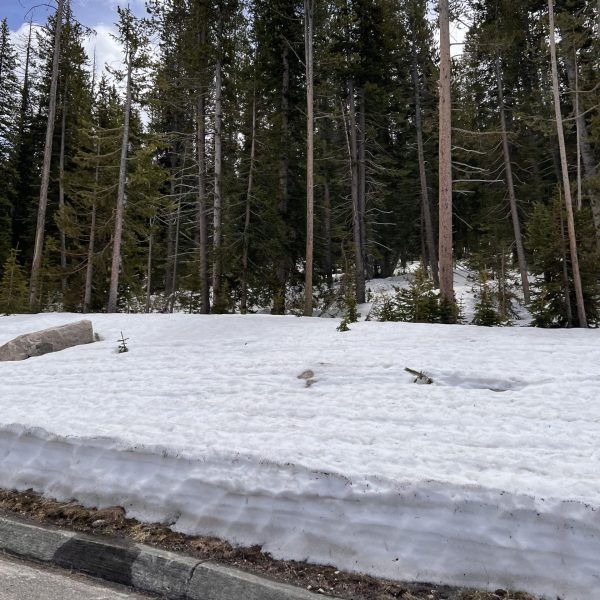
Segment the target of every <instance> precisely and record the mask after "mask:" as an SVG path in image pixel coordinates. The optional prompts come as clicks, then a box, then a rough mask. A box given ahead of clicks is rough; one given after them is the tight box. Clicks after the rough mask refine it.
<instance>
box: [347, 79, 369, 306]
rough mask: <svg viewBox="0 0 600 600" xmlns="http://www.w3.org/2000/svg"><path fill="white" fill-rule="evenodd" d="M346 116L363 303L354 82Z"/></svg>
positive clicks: (359, 290)
mask: <svg viewBox="0 0 600 600" xmlns="http://www.w3.org/2000/svg"><path fill="white" fill-rule="evenodd" d="M348 108H349V111H348V116H349V127H350V140H349V146H350V175H351V177H350V196H351V198H352V233H353V240H354V270H355V285H356V302H357V304H364V302H365V267H364V264H363V253H362V243H361V235H360V230H361V226H360V199H359V169H358V152H357V138H358V135H357V127H356V105H355V98H354V82H352V81H350V82H349V83H348Z"/></svg>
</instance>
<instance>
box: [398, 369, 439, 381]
mask: <svg viewBox="0 0 600 600" xmlns="http://www.w3.org/2000/svg"><path fill="white" fill-rule="evenodd" d="M404 370H405V371H406V372H407V373H410V374H411V375H414V376H415V378H416V379H415V380H414V381H413V383H421V384H424V385H431V384H432V383H433V379H431V377H428V376H427V375H425V373H423V371H415V370H414V369H409V368H408V367H404Z"/></svg>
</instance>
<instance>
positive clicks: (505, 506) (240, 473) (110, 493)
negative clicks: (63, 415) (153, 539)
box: [0, 425, 600, 600]
mask: <svg viewBox="0 0 600 600" xmlns="http://www.w3.org/2000/svg"><path fill="white" fill-rule="evenodd" d="M118 446H119V443H118V441H115V440H110V441H109V440H108V439H104V438H100V439H94V440H84V439H80V438H63V437H60V436H53V435H52V434H49V433H48V432H45V431H44V430H39V429H27V428H24V427H22V426H18V425H12V426H7V427H4V428H1V429H0V487H4V488H9V489H10V488H12V489H17V490H24V489H29V488H33V489H34V490H36V491H38V492H42V493H44V494H46V495H47V496H50V497H54V498H57V499H59V500H67V499H72V498H75V499H77V501H78V502H81V503H82V504H84V505H87V506H96V507H98V508H103V507H107V506H114V505H120V506H123V507H124V508H125V510H126V511H127V513H128V516H131V517H134V518H137V519H139V520H142V521H154V522H167V523H169V524H170V525H171V527H172V528H173V529H174V530H176V531H181V532H184V533H188V534H192V535H193V534H205V535H215V536H217V537H221V538H224V539H227V540H229V541H231V542H233V543H234V544H240V545H254V544H261V545H262V546H263V550H265V551H267V552H270V553H271V554H273V556H274V557H275V558H283V559H297V560H303V559H307V560H309V561H310V562H314V563H321V564H333V565H335V566H337V567H338V568H342V569H346V570H353V571H362V572H367V573H370V574H373V575H376V576H381V577H388V578H391V579H396V580H415V581H430V582H432V583H445V584H454V585H459V586H475V587H484V588H485V587H487V588H489V589H495V588H497V587H502V588H511V589H524V590H527V591H529V592H531V593H535V594H539V595H544V594H547V595H548V596H550V597H556V595H560V596H561V597H562V598H563V599H564V600H584V599H585V600H600V586H599V582H600V563H599V559H598V557H599V556H600V512H599V511H597V510H596V509H595V508H594V507H592V506H589V505H585V504H583V503H580V502H560V501H548V502H545V501H544V500H543V499H535V498H531V497H527V496H519V495H515V494H509V493H503V492H499V491H496V490H486V489H484V488H480V487H475V486H471V487H465V486H458V485H450V484H443V483H436V482H420V483H414V484H410V485H409V484H406V485H404V484H402V485H398V484H396V485H394V486H390V487H388V488H387V489H385V486H384V485H383V483H384V482H383V481H379V484H380V485H379V486H378V488H377V489H373V488H370V489H369V490H368V491H366V490H365V486H364V485H362V484H359V485H356V484H353V483H352V482H349V481H348V480H343V479H342V478H339V477H337V476H335V475H329V474H327V473H320V474H319V473H315V472H311V471H309V470H307V469H302V468H296V467H295V466H294V465H284V466H279V465H275V464H273V463H268V462H265V463H263V462H260V461H254V462H252V461H251V460H249V459H248V460H237V461H236V460H230V461H229V462H228V463H227V462H226V461H224V460H223V459H222V457H221V458H220V459H217V460H212V459H211V458H210V457H208V458H207V459H206V460H190V459H189V458H184V457H180V456H177V455H173V453H168V452H167V453H152V452H148V449H147V448H146V449H145V452H139V451H136V450H133V449H131V448H129V449H126V448H124V447H118ZM233 597H235V596H233Z"/></svg>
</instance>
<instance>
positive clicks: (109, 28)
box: [85, 23, 123, 73]
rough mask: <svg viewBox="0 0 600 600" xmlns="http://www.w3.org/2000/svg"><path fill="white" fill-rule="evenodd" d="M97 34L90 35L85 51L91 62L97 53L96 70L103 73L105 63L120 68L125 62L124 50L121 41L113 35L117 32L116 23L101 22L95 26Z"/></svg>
mask: <svg viewBox="0 0 600 600" xmlns="http://www.w3.org/2000/svg"><path fill="white" fill-rule="evenodd" d="M94 29H95V31H96V35H92V36H90V37H89V38H88V39H87V40H86V43H85V51H86V52H87V55H88V56H89V58H90V64H91V63H92V61H93V59H94V52H95V53H96V72H97V73H101V72H102V70H103V69H104V66H105V65H108V66H109V67H113V68H117V69H118V68H120V67H121V66H122V64H123V51H122V49H121V46H120V44H119V42H117V41H116V40H115V39H114V38H113V37H112V36H113V35H115V34H116V33H117V27H116V26H115V25H104V24H103V23H100V24H98V25H96V26H95V27H94Z"/></svg>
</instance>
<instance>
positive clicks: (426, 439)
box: [0, 313, 600, 600]
mask: <svg viewBox="0 0 600 600" xmlns="http://www.w3.org/2000/svg"><path fill="white" fill-rule="evenodd" d="M80 318H81V315H69V314H56V313H55V314H50V313H49V314H41V315H20V316H11V317H0V344H2V343H4V342H6V341H8V340H9V339H11V338H13V337H15V336H17V335H19V334H22V333H25V332H28V331H34V330H37V329H42V328H45V327H49V326H54V325H59V324H63V323H67V322H71V321H74V320H77V319H80ZM90 318H91V320H92V322H93V324H94V328H95V330H96V331H97V332H98V333H99V334H100V336H101V337H102V341H100V342H97V343H94V344H91V345H87V346H80V347H77V348H71V349H68V350H65V351H63V352H60V353H56V354H50V355H46V356H43V357H39V358H32V359H29V360H27V361H23V362H18V363H0V487H3V488H17V489H27V488H33V489H35V490H38V491H41V492H44V493H46V494H47V495H48V496H52V497H55V498H59V499H68V498H76V499H77V500H79V501H81V502H83V503H85V504H88V505H95V506H107V505H115V504H119V505H122V506H124V507H125V508H126V510H127V512H128V513H129V515H131V516H134V517H137V518H139V519H143V520H152V521H164V522H168V523H169V524H171V526H172V527H173V529H175V530H178V531H183V532H187V533H191V534H199V533H202V534H211V535H216V536H219V537H223V538H226V539H228V540H230V541H232V542H234V543H238V544H262V545H263V547H264V550H265V551H268V552H271V553H272V554H273V555H274V556H275V557H279V558H294V559H308V560H310V561H313V562H319V563H329V564H334V565H336V566H338V567H339V568H344V569H351V570H356V571H362V572H368V573H371V574H374V575H378V576H385V577H390V578H394V579H409V580H421V581H431V582H439V583H452V584H459V585H476V586H481V587H488V588H491V589H495V588H498V587H502V588H516V589H525V590H527V591H530V592H532V593H537V594H543V595H546V596H547V597H548V598H552V599H553V600H554V598H556V596H557V595H559V596H560V597H561V598H562V599H563V600H584V599H585V600H594V599H600V394H599V391H600V372H599V370H598V367H599V364H600V332H599V331H594V330H586V331H580V330H568V331H564V330H561V331H550V330H540V329H532V328H522V327H521V328H519V327H513V328H497V329H488V328H479V327H474V326H443V325H411V324H402V323H377V322H363V323H358V324H354V325H351V331H349V332H345V333H340V332H337V331H336V326H337V324H338V322H337V321H336V320H333V319H306V318H297V317H273V316H267V315H254V316H239V315H231V316H209V317H205V316H199V315H182V314H175V315H92V316H91V317H90ZM121 331H122V332H123V333H124V334H125V336H126V337H128V338H129V342H128V345H129V348H130V351H129V352H128V353H126V354H118V353H117V352H116V349H117V345H118V344H117V339H118V338H119V337H120V332H121ZM405 367H410V368H412V369H415V370H418V371H421V370H422V371H424V372H425V373H426V374H427V375H429V376H430V377H431V378H433V380H434V384H433V385H417V384H415V383H413V380H414V377H413V376H411V375H409V374H408V373H406V372H405V371H404V368H405ZM308 369H310V370H312V371H314V377H313V379H314V380H315V381H314V383H313V384H312V385H307V384H306V381H305V380H304V379H299V378H298V375H300V374H301V373H303V372H304V371H306V370H308Z"/></svg>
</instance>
